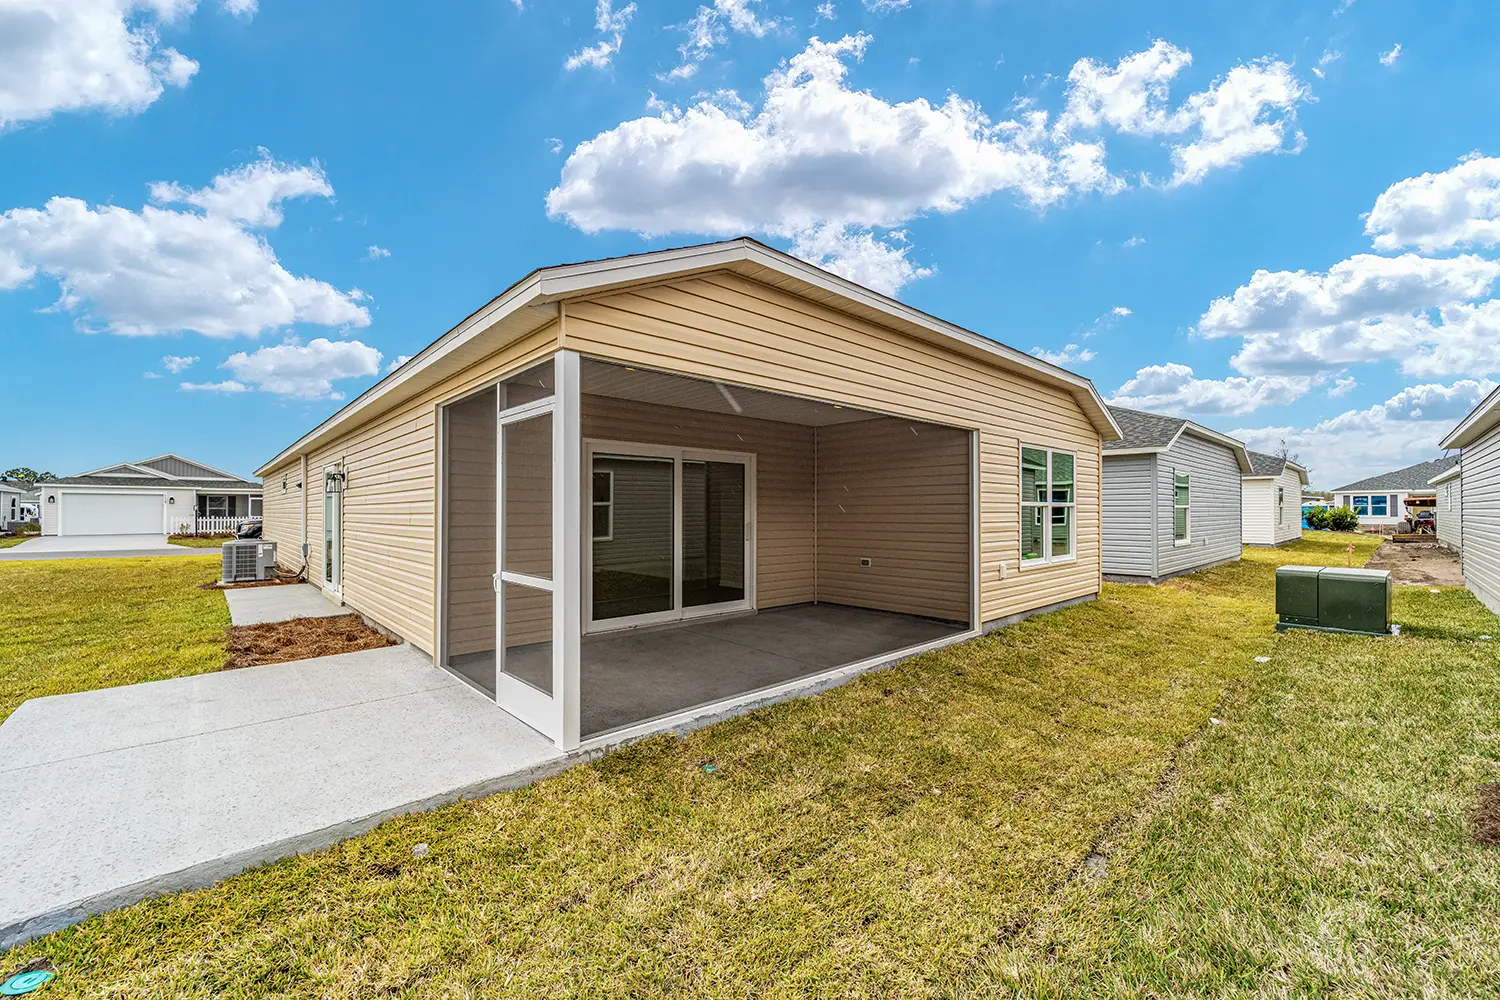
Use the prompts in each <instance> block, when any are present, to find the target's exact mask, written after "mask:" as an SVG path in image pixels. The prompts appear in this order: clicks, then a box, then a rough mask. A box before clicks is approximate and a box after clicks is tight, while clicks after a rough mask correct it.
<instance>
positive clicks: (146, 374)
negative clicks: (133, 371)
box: [141, 372, 161, 378]
mask: <svg viewBox="0 0 1500 1000" xmlns="http://www.w3.org/2000/svg"><path fill="white" fill-rule="evenodd" d="M141 378H161V376H160V375H158V374H156V372H141Z"/></svg>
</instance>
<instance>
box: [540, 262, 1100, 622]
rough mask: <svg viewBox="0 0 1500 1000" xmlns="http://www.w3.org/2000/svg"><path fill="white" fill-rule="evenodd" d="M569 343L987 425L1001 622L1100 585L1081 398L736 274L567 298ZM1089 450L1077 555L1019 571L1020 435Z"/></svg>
mask: <svg viewBox="0 0 1500 1000" xmlns="http://www.w3.org/2000/svg"><path fill="white" fill-rule="evenodd" d="M562 322H563V336H562V345H563V347H565V348H568V349H571V350H575V351H578V352H579V353H581V354H584V355H592V356H595V357H601V358H612V359H615V360H620V361H625V362H627V363H630V364H638V365H641V366H643V367H650V368H656V369H660V370H662V371H667V372H673V373H677V374H682V375H693V376H698V377H706V378H713V379H720V380H722V381H725V382H730V383H735V384H739V385H748V386H753V387H756V388H762V389H770V390H772V391H776V392H785V393H790V394H792V395H798V396H805V397H809V398H813V399H821V400H827V401H830V402H834V403H842V404H845V405H849V406H858V407H864V408H868V409H873V410H877V411H880V412H883V413H888V414H892V415H899V416H904V417H909V418H912V419H915V420H924V421H931V422H934V423H942V424H948V425H951V426H956V427H962V428H965V429H974V430H978V431H979V457H980V490H981V499H980V507H981V509H980V535H981V540H982V553H981V562H980V596H981V605H982V618H983V620H984V621H986V622H989V621H993V620H996V619H1000V618H1005V617H1009V616H1010V615H1014V614H1020V613H1024V612H1027V611H1031V610H1034V609H1036V608H1039V607H1044V606H1047V605H1051V604H1056V603H1061V602H1064V601H1068V600H1072V599H1076V598H1082V597H1088V596H1090V595H1093V594H1096V593H1098V590H1099V580H1100V564H1099V558H1100V537H1099V524H1100V517H1099V513H1100V507H1099V505H1100V459H1099V450H1100V436H1099V432H1098V430H1097V429H1096V428H1095V427H1094V425H1093V424H1092V423H1090V421H1089V419H1088V417H1087V416H1086V415H1085V413H1084V412H1083V409H1082V407H1081V406H1079V404H1078V403H1077V401H1076V400H1075V398H1074V397H1073V396H1072V395H1070V394H1069V393H1067V392H1064V391H1063V390H1061V389H1056V388H1053V387H1051V386H1048V385H1043V384H1041V383H1039V382H1036V381H1032V380H1030V379H1027V378H1025V377H1024V376H1021V375H1015V374H1011V373H1010V372H1006V371H1002V370H1000V369H998V368H996V367H993V366H990V365H986V364H983V363H981V362H979V361H976V360H972V359H970V358H967V357H964V356H962V355H960V354H958V353H956V352H952V351H947V350H944V349H943V348H941V347H938V346H936V345H933V344H928V343H925V342H922V341H919V340H917V339H915V338H912V337H907V336H904V335H902V334H898V333H896V332H894V331H891V330H888V329H886V328H884V327H881V326H877V325H876V324H874V323H871V322H867V321H864V320H861V319H857V318H854V317H852V316H849V315H847V314H844V313H841V312H838V311H836V310H834V309H832V308H830V307H827V306H822V305H819V304H817V303H814V302H811V301H809V300H806V299H802V298H799V297H797V296H794V295H792V294H790V293H787V292H782V291H778V290H776V289H774V288H771V287H769V286H767V285H763V284H760V283H757V282H753V281H751V280H749V279H747V278H743V277H740V276H738V275H735V274H732V273H729V272H715V273H712V274H710V275H707V276H703V277H697V278H688V279H681V280H676V281H672V282H668V283H665V284H661V285H656V286H653V287H650V288H644V289H637V290H632V291H627V292H621V293H617V294H614V295H609V296H604V297H600V298H598V299H595V300H590V301H577V302H568V303H566V305H565V309H564V315H563V320H562ZM1022 443H1025V444H1034V445H1039V446H1042V447H1047V448H1053V449H1061V450H1068V451H1072V452H1074V453H1075V454H1076V455H1077V471H1076V476H1077V490H1078V498H1077V513H1076V517H1077V546H1076V554H1077V557H1076V559H1075V560H1074V561H1071V562H1066V563H1061V564H1052V565H1045V566H1034V567H1033V566H1028V567H1027V568H1026V569H1024V570H1022V569H1021V568H1020V546H1021V541H1020V500H1019V491H1020V447H1021V444H1022Z"/></svg>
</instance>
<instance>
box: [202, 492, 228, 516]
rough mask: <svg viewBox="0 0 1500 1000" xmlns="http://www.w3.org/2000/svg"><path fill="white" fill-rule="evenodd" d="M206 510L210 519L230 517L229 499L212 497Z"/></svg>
mask: <svg viewBox="0 0 1500 1000" xmlns="http://www.w3.org/2000/svg"><path fill="white" fill-rule="evenodd" d="M206 509H207V512H208V516H209V517H228V516H229V498H228V497H212V496H211V497H209V498H208V507H207V508H206Z"/></svg>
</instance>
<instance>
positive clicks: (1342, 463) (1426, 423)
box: [1229, 379, 1495, 489]
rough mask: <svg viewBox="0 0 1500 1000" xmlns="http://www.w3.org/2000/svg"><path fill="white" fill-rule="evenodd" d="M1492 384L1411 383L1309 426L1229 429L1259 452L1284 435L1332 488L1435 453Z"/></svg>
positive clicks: (1319, 479) (1465, 381)
mask: <svg viewBox="0 0 1500 1000" xmlns="http://www.w3.org/2000/svg"><path fill="white" fill-rule="evenodd" d="M1494 387H1495V383H1493V382H1491V381H1488V380H1480V379H1463V380H1461V381H1458V382H1454V383H1453V384H1452V385H1439V384H1428V385H1414V386H1409V387H1407V388H1405V389H1402V390H1401V391H1400V392H1398V393H1397V394H1396V395H1394V396H1392V397H1391V398H1389V399H1387V400H1386V401H1385V402H1383V403H1377V404H1375V405H1374V406H1371V407H1367V408H1366V409H1363V410H1347V411H1345V412H1343V413H1340V414H1338V415H1337V416H1335V417H1331V418H1329V419H1327V420H1324V421H1321V422H1320V423H1317V424H1315V425H1313V426H1312V427H1294V426H1286V427H1259V428H1240V429H1237V430H1233V431H1230V432H1229V433H1230V434H1231V435H1233V436H1234V437H1237V438H1239V439H1240V440H1241V441H1244V442H1245V443H1246V444H1247V445H1249V446H1250V447H1251V448H1255V449H1257V450H1262V451H1266V450H1274V449H1275V448H1276V447H1277V445H1278V444H1279V442H1281V441H1283V440H1285V441H1286V443H1287V446H1288V447H1289V448H1290V449H1291V450H1292V451H1293V452H1296V453H1298V454H1300V455H1301V456H1302V460H1303V463H1304V464H1305V465H1308V467H1309V468H1310V469H1312V470H1313V472H1314V475H1315V477H1316V480H1317V482H1318V483H1319V484H1321V485H1323V486H1324V487H1326V488H1330V489H1332V488H1336V487H1338V486H1342V485H1343V484H1345V483H1349V482H1353V481H1355V480H1358V479H1362V478H1364V477H1366V476H1371V475H1375V474H1376V473H1380V472H1388V471H1390V470H1391V469H1399V468H1401V467H1403V466H1407V465H1412V464H1415V463H1417V462H1423V461H1427V460H1429V459H1433V458H1436V457H1438V455H1439V454H1441V452H1440V451H1439V450H1438V442H1439V441H1441V440H1442V438H1443V436H1444V435H1446V434H1447V433H1448V432H1449V431H1450V430H1452V429H1453V425H1454V424H1456V423H1457V422H1458V421H1459V420H1460V419H1461V418H1463V416H1464V415H1465V414H1467V413H1468V412H1469V411H1470V410H1472V409H1473V408H1474V407H1475V406H1476V405H1477V404H1478V403H1479V401H1480V400H1482V399H1483V398H1484V397H1485V396H1486V395H1488V394H1489V392H1490V391H1491V390H1493V389H1494Z"/></svg>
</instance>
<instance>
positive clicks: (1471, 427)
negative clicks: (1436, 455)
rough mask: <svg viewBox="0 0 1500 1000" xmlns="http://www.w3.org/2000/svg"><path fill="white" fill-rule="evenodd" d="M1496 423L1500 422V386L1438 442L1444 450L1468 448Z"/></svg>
mask: <svg viewBox="0 0 1500 1000" xmlns="http://www.w3.org/2000/svg"><path fill="white" fill-rule="evenodd" d="M1496 424H1500V387H1497V388H1495V389H1492V390H1490V394H1489V395H1488V396H1486V397H1484V399H1482V400H1481V401H1480V403H1479V405H1478V406H1476V407H1474V409H1472V410H1470V411H1469V415H1468V416H1466V417H1464V418H1463V419H1462V420H1460V421H1459V423H1458V426H1457V427H1455V428H1453V430H1451V431H1449V432H1448V436H1447V437H1445V438H1443V440H1442V441H1440V442H1438V446H1439V447H1441V448H1442V449H1443V450H1444V451H1447V450H1448V449H1449V448H1467V447H1468V446H1469V445H1471V444H1473V443H1474V442H1475V441H1476V440H1477V439H1478V438H1479V437H1480V435H1482V434H1484V433H1486V432H1487V431H1489V430H1490V429H1492V428H1493V427H1494V426H1495V425H1496Z"/></svg>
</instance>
